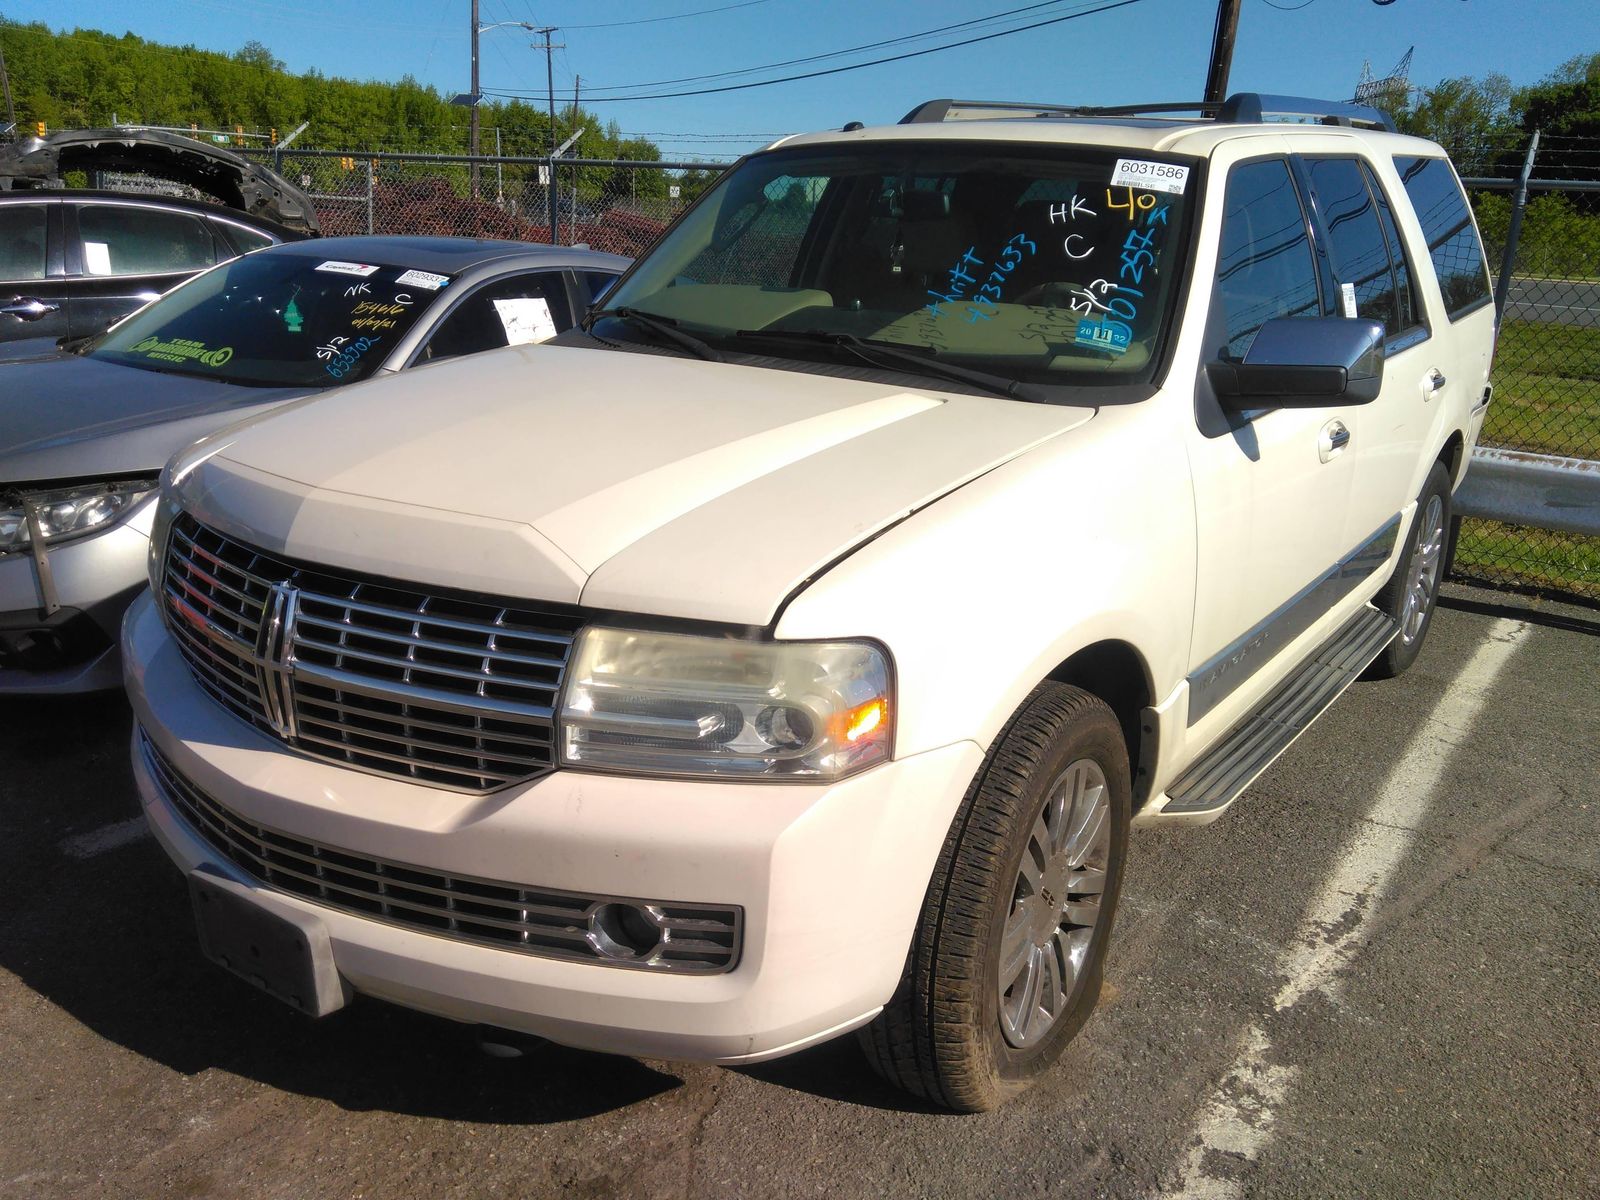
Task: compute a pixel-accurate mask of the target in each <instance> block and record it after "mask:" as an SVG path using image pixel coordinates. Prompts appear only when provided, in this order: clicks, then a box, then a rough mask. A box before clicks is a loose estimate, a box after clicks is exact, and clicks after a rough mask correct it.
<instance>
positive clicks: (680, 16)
mask: <svg viewBox="0 0 1600 1200" xmlns="http://www.w3.org/2000/svg"><path fill="white" fill-rule="evenodd" d="M769 3H771V0H744V2H743V3H742V4H725V5H723V6H722V7H721V8H702V9H700V10H699V11H697V12H686V13H675V14H673V15H672V16H670V17H640V18H639V19H638V20H637V21H607V22H605V23H604V24H601V25H563V26H562V27H561V28H562V30H563V31H571V30H574V29H618V28H620V27H622V26H623V25H654V24H655V23H656V22H657V21H682V20H686V19H687V18H689V17H704V16H707V15H709V14H711V13H720V12H732V11H733V10H734V9H736V8H754V7H755V6H756V5H758V4H769Z"/></svg>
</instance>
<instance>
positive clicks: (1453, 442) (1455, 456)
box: [1434, 429, 1467, 491]
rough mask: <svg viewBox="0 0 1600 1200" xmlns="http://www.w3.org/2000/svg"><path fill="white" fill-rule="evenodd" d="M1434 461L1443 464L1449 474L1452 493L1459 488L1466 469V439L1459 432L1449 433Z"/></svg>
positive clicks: (1452, 431) (1456, 430)
mask: <svg viewBox="0 0 1600 1200" xmlns="http://www.w3.org/2000/svg"><path fill="white" fill-rule="evenodd" d="M1434 461H1436V462H1441V463H1443V464H1444V468H1445V470H1446V471H1448V472H1449V473H1450V488H1451V490H1452V491H1454V490H1455V489H1456V488H1457V487H1459V486H1461V477H1462V475H1464V474H1465V473H1466V469H1467V439H1466V437H1465V435H1463V434H1462V432H1461V430H1459V429H1454V430H1451V431H1450V436H1449V437H1447V438H1446V439H1445V441H1444V446H1443V447H1442V448H1441V449H1440V450H1439V457H1438V458H1437V459H1435V460H1434Z"/></svg>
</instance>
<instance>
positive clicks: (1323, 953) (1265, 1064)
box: [1178, 620, 1529, 1200]
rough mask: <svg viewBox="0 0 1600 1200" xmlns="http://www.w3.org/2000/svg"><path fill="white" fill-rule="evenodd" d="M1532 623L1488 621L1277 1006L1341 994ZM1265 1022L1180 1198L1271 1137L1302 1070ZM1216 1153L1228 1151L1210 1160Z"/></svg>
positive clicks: (1350, 861) (1217, 1179) (1228, 1191)
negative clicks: (1342, 976) (1343, 974)
mask: <svg viewBox="0 0 1600 1200" xmlns="http://www.w3.org/2000/svg"><path fill="white" fill-rule="evenodd" d="M1528 629H1529V626H1528V625H1527V623H1526V622H1524V621H1514V620H1500V621H1496V622H1495V623H1494V625H1492V626H1490V628H1489V633H1488V637H1487V638H1486V640H1485V641H1484V643H1483V644H1482V645H1481V646H1479V647H1478V649H1477V651H1476V653H1474V654H1473V656H1472V658H1471V659H1469V660H1468V661H1467V665H1466V666H1465V667H1463V668H1462V669H1461V672H1460V674H1458V675H1457V676H1456V678H1455V679H1454V681H1452V683H1451V685H1450V687H1449V688H1448V689H1447V690H1446V691H1445V694H1444V695H1443V696H1442V697H1440V699H1439V702H1438V703H1437V704H1436V705H1434V707H1433V711H1432V712H1430V713H1429V714H1428V716H1427V717H1426V718H1425V719H1424V720H1423V722H1422V725H1421V727H1420V728H1419V729H1418V730H1417V732H1416V734H1415V735H1414V736H1413V737H1412V739H1411V742H1410V744H1409V745H1408V746H1407V747H1406V752H1405V754H1404V755H1403V756H1402V757H1401V759H1400V761H1399V762H1398V763H1397V764H1396V765H1395V767H1394V769H1393V770H1392V771H1390V773H1389V777H1388V778H1387V779H1386V780H1385V781H1384V785H1383V789H1382V791H1381V792H1380V793H1379V794H1378V799H1377V801H1376V803H1374V804H1373V806H1372V808H1371V809H1370V810H1369V811H1368V812H1367V814H1366V819H1365V820H1364V821H1363V822H1362V825H1361V828H1360V829H1359V830H1358V831H1357V832H1356V835H1355V837H1354V838H1352V839H1351V841H1350V843H1349V844H1348V845H1347V846H1346V847H1345V849H1344V852H1343V853H1342V854H1341V855H1340V856H1339V861H1338V865H1337V866H1336V867H1335V868H1334V871H1333V874H1332V875H1331V876H1329V878H1328V880H1327V882H1326V883H1325V884H1324V885H1323V887H1322V890H1321V891H1320V892H1319V893H1318V895H1317V898H1316V900H1315V901H1314V902H1313V903H1312V905H1311V907H1310V908H1309V909H1308V910H1307V911H1306V914H1305V916H1304V918H1302V920H1301V922H1300V925H1299V928H1298V929H1297V931H1296V936H1295V939H1294V942H1293V944H1292V945H1291V946H1290V948H1289V950H1288V951H1287V953H1285V954H1284V955H1283V956H1282V957H1281V958H1280V959H1279V962H1278V971H1277V974H1278V976H1279V977H1280V978H1282V979H1283V980H1284V983H1283V986H1282V987H1281V989H1280V990H1279V991H1278V994H1277V995H1276V996H1275V997H1274V998H1273V1002H1272V1003H1273V1009H1274V1011H1276V1012H1282V1011H1283V1010H1285V1009H1288V1008H1293V1007H1294V1006H1295V1005H1296V1004H1298V1003H1299V1002H1300V1001H1301V1000H1303V999H1305V997H1307V996H1308V995H1310V994H1311V993H1312V992H1314V991H1321V992H1322V993H1323V994H1325V995H1328V996H1329V997H1331V998H1337V990H1338V989H1337V984H1338V982H1339V980H1338V972H1339V970H1340V968H1341V967H1343V966H1344V965H1345V964H1346V963H1347V962H1349V961H1350V960H1351V959H1352V958H1354V957H1355V955H1356V954H1357V953H1358V952H1359V950H1360V949H1361V945H1362V943H1363V942H1364V940H1365V938H1366V929H1367V924H1368V922H1369V921H1370V920H1371V919H1372V916H1373V913H1374V912H1375V911H1376V909H1377V907H1378V904H1379V901H1380V900H1381V899H1382V897H1383V895H1384V893H1385V892H1386V891H1387V890H1388V886H1389V883H1390V881H1391V880H1392V879H1393V877H1394V875H1395V872H1396V871H1397V870H1398V869H1399V866H1400V863H1401V861H1402V860H1403V859H1404V857H1405V855H1406V852H1407V851H1408V850H1409V849H1410V848H1411V844H1412V842H1413V840H1414V839H1415V837H1416V832H1417V827H1418V825H1419V824H1420V823H1421V821H1422V818H1423V817H1424V816H1425V815H1426V813H1427V810H1428V807H1429V806H1430V805H1431V804H1432V803H1433V801H1434V798H1435V796H1436V795H1437V793H1438V790H1439V784H1440V781H1441V780H1442V779H1443V777H1444V772H1445V768H1446V767H1447V766H1448V765H1449V763H1450V759H1451V755H1452V752H1453V751H1454V750H1455V749H1456V748H1457V747H1458V746H1460V745H1462V744H1463V743H1464V742H1465V740H1466V738H1467V736H1468V734H1469V733H1470V732H1471V729H1472V725H1473V722H1474V721H1476V720H1477V718H1478V714H1479V713H1480V712H1481V711H1482V710H1483V706H1484V704H1485V703H1487V701H1488V699H1489V695H1490V690H1491V688H1492V686H1493V684H1494V681H1495V679H1496V677H1497V676H1498V675H1499V674H1500V671H1501V669H1502V668H1504V666H1505V665H1506V663H1507V662H1508V661H1509V660H1510V658H1511V655H1512V652H1513V651H1514V650H1515V649H1516V648H1517V646H1518V645H1519V644H1520V643H1521V641H1522V639H1523V638H1524V637H1525V636H1526V635H1527V633H1528ZM1262 1026H1263V1023H1262V1022H1259V1021H1252V1022H1251V1023H1250V1025H1249V1026H1248V1027H1247V1028H1246V1029H1245V1031H1244V1035H1243V1036H1242V1038H1241V1039H1240V1043H1239V1049H1238V1052H1237V1053H1236V1055H1235V1057H1234V1060H1233V1064H1232V1065H1231V1067H1230V1068H1229V1070H1228V1072H1227V1074H1226V1075H1225V1076H1224V1077H1223V1079H1222V1081H1221V1083H1220V1084H1218V1086H1217V1088H1216V1090H1215V1091H1214V1092H1213V1093H1212V1094H1211V1097H1210V1098H1209V1100H1208V1101H1207V1103H1206V1105H1205V1107H1204V1108H1203V1109H1202V1110H1201V1112H1200V1114H1199V1116H1198V1118H1197V1120H1196V1123H1195V1129H1194V1134H1193V1138H1194V1145H1193V1146H1192V1147H1191V1148H1190V1151H1189V1154H1188V1157H1187V1159H1186V1160H1185V1162H1184V1167H1183V1174H1182V1181H1181V1183H1180V1185H1179V1189H1178V1190H1179V1195H1181V1196H1184V1197H1192V1198H1193V1200H1230V1198H1232V1197H1235V1196H1238V1195H1239V1193H1240V1191H1241V1188H1242V1181H1241V1180H1240V1179H1238V1178H1237V1172H1238V1168H1239V1166H1240V1165H1242V1164H1241V1162H1240V1160H1241V1159H1242V1160H1244V1161H1246V1162H1254V1161H1255V1160H1256V1159H1257V1157H1259V1155H1260V1153H1261V1150H1262V1149H1263V1147H1265V1146H1266V1144H1267V1142H1268V1141H1269V1140H1270V1138H1271V1135H1272V1128H1273V1125H1274V1124H1275V1123H1276V1121H1277V1114H1278V1110H1279V1109H1280V1108H1281V1107H1282V1105H1283V1103H1284V1101H1285V1100H1286V1099H1287V1097H1288V1094H1289V1090H1290V1088H1291V1086H1292V1085H1293V1083H1294V1079H1295V1076H1296V1075H1297V1074H1298V1068H1297V1067H1293V1066H1283V1065H1278V1064H1274V1063H1272V1062H1271V1061H1269V1060H1270V1059H1271V1057H1272V1050H1273V1047H1272V1039H1271V1037H1270V1036H1269V1035H1268V1034H1267V1032H1266V1030H1265V1029H1264V1028H1263V1027H1262ZM1213 1153H1215V1154H1217V1155H1224V1156H1226V1157H1225V1158H1223V1159H1222V1160H1221V1161H1220V1162H1219V1161H1217V1160H1216V1159H1210V1160H1209V1161H1208V1155H1211V1154H1213ZM1219 1168H1221V1169H1219Z"/></svg>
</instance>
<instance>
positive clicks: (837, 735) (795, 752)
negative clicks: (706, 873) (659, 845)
mask: <svg viewBox="0 0 1600 1200" xmlns="http://www.w3.org/2000/svg"><path fill="white" fill-rule="evenodd" d="M893 716H894V702H893V695H892V683H891V680H890V677H889V662H888V656H887V655H886V654H885V653H884V652H883V650H881V649H879V648H878V647H877V646H875V645H873V644H871V643H869V642H750V641H741V640H738V639H735V638H719V637H703V636H698V635H691V634H680V633H648V632H643V631H640V630H629V629H607V628H602V627H593V626H592V627H590V628H588V629H585V630H584V631H583V632H582V634H580V635H579V638H578V644H577V645H576V646H575V647H574V648H573V653H572V662H571V665H570V666H569V667H568V670H567V687H566V698H565V702H564V704H563V705H562V709H561V722H560V732H559V736H560V739H561V758H562V761H563V762H564V763H566V764H568V765H571V766H577V767H590V768H594V769H597V770H612V771H628V772H633V773H637V774H641V775H696V776H712V777H716V778H729V777H732V778H742V779H772V780H792V781H796V782H826V781H829V780H834V779H840V778H842V777H844V776H845V775H849V774H851V773H853V772H855V771H859V770H862V769H864V768H866V767H869V766H872V765H873V764H874V763H879V762H883V761H884V760H885V759H887V758H888V757H889V754H890V749H891V738H892V725H893Z"/></svg>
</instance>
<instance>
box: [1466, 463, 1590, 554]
mask: <svg viewBox="0 0 1600 1200" xmlns="http://www.w3.org/2000/svg"><path fill="white" fill-rule="evenodd" d="M1456 515H1457V516H1463V517H1483V518H1486V519H1488V520H1491V521H1501V522H1504V523H1505V524H1508V525H1531V526H1533V527H1534V528H1536V529H1551V530H1555V531H1557V532H1560V533H1576V534H1587V535H1590V536H1600V462H1590V461H1588V460H1587V459H1581V458H1557V457H1555V456H1553V455H1549V454H1530V453H1528V452H1527V451H1525V450H1496V449H1492V448H1488V447H1482V446H1480V447H1479V448H1477V449H1476V450H1474V451H1473V452H1472V465H1471V467H1470V468H1469V469H1468V470H1467V474H1466V478H1465V479H1463V480H1462V481H1461V489H1460V490H1459V491H1458V492H1457V493H1456Z"/></svg>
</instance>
